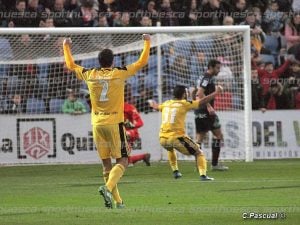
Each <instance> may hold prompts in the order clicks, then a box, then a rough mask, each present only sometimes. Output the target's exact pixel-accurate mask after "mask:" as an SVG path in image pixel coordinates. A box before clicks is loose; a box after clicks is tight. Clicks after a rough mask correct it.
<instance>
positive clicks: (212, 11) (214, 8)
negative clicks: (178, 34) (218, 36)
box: [199, 0, 227, 26]
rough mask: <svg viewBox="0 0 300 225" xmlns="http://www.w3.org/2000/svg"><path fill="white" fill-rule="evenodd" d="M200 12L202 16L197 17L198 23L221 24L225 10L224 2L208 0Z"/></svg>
mask: <svg viewBox="0 0 300 225" xmlns="http://www.w3.org/2000/svg"><path fill="white" fill-rule="evenodd" d="M200 12H201V14H202V15H203V16H202V17H201V18H199V25H203V26H213V25H222V23H223V20H224V16H225V14H226V12H227V10H226V9H225V6H224V2H221V1H219V0H208V2H207V3H206V4H205V5H203V8H202V10H201V11H200ZM207 15H209V16H207Z"/></svg>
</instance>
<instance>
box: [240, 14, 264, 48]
mask: <svg viewBox="0 0 300 225" xmlns="http://www.w3.org/2000/svg"><path fill="white" fill-rule="evenodd" d="M241 25H249V26H250V29H251V30H250V32H251V45H252V46H253V47H255V49H256V50H257V51H258V52H259V53H260V51H261V49H262V47H263V43H264V41H265V33H264V32H263V30H262V29H261V27H260V26H259V25H258V24H257V21H256V17H255V14H254V12H253V11H252V10H249V11H248V13H247V17H246V21H245V22H242V23H241Z"/></svg>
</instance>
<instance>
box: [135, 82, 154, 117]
mask: <svg viewBox="0 0 300 225" xmlns="http://www.w3.org/2000/svg"><path fill="white" fill-rule="evenodd" d="M149 99H153V91H152V90H151V89H149V88H147V87H146V86H145V85H139V96H138V98H137V100H136V108H137V110H138V111H139V112H144V113H146V114H147V113H149V112H152V109H151V107H150V106H149V103H148V100H149Z"/></svg>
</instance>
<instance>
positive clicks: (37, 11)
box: [27, 0, 44, 27]
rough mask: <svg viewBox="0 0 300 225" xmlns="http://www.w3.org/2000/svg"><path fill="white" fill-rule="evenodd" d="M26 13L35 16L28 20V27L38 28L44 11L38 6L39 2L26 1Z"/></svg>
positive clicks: (34, 0)
mask: <svg viewBox="0 0 300 225" xmlns="http://www.w3.org/2000/svg"><path fill="white" fill-rule="evenodd" d="M28 12H29V14H30V15H35V16H34V17H30V18H29V19H28V22H27V23H28V27H39V26H40V22H41V19H42V13H43V12H44V9H43V7H42V6H41V5H39V0H28Z"/></svg>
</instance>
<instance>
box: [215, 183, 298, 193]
mask: <svg viewBox="0 0 300 225" xmlns="http://www.w3.org/2000/svg"><path fill="white" fill-rule="evenodd" d="M299 187H300V185H290V186H274V187H254V188H239V189H225V190H220V192H223V191H255V190H270V189H286V188H299Z"/></svg>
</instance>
